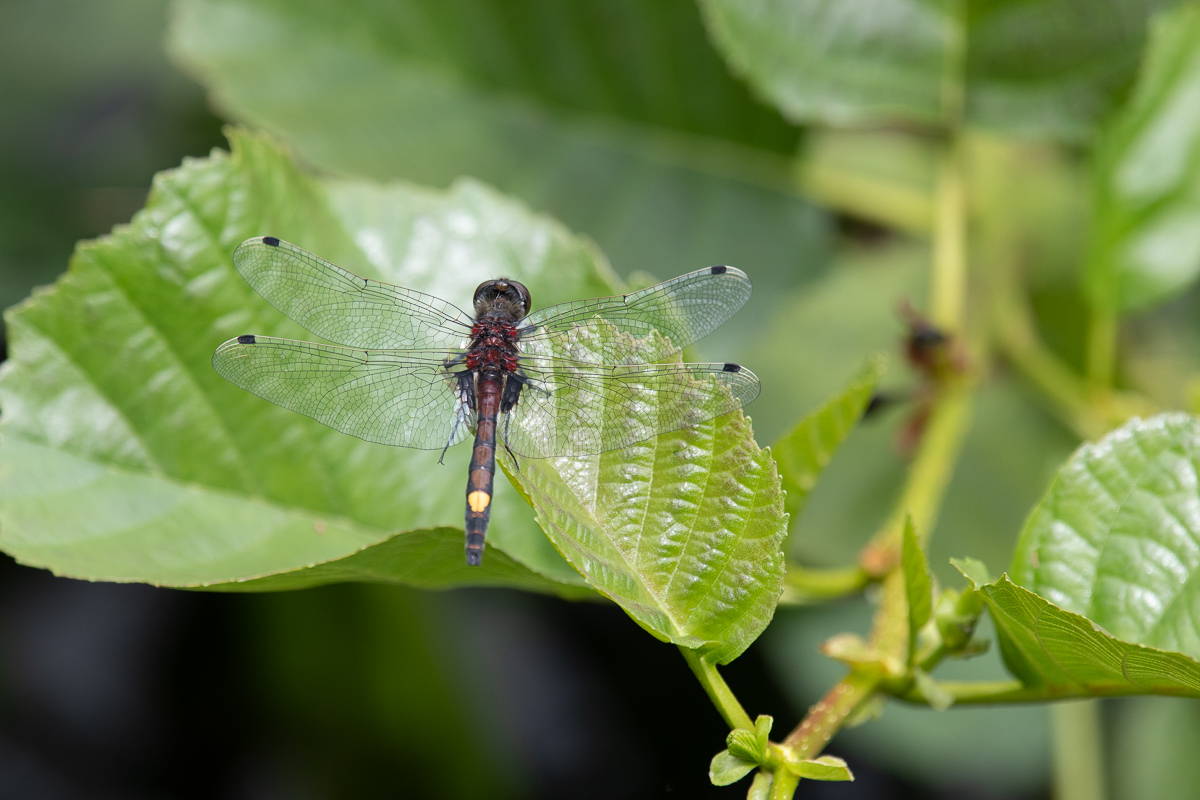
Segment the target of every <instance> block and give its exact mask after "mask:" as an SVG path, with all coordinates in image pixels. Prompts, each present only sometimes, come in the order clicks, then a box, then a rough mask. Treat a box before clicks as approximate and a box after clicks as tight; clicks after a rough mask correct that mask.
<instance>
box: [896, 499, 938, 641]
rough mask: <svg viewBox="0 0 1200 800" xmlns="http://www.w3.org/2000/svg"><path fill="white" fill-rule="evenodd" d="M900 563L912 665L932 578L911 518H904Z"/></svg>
mask: <svg viewBox="0 0 1200 800" xmlns="http://www.w3.org/2000/svg"><path fill="white" fill-rule="evenodd" d="M900 560H901V564H902V565H903V568H904V594H905V597H906V598H907V600H908V662H909V664H912V663H913V659H915V658H916V652H917V634H918V633H920V631H921V628H923V627H925V623H926V622H929V617H930V615H931V614H932V613H933V578H932V577H931V576H930V574H929V561H928V559H926V558H925V551H924V550H922V549H921V542H920V540H918V539H917V532H916V530H915V529H914V528H913V524H912V517H911V516H906V517H905V519H904V534H903V543H902V545H901V556H900Z"/></svg>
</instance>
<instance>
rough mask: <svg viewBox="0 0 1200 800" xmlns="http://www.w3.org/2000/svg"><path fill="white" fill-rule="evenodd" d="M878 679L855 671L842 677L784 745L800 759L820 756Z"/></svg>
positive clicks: (876, 684) (810, 711)
mask: <svg viewBox="0 0 1200 800" xmlns="http://www.w3.org/2000/svg"><path fill="white" fill-rule="evenodd" d="M879 681H880V678H879V677H877V676H874V675H866V674H862V673H856V672H851V673H850V674H849V675H847V676H846V677H844V678H842V679H841V680H840V681H838V682H837V683H836V684H834V687H833V688H832V689H830V690H829V691H828V692H827V693H826V694H825V696H824V697H822V698H821V699H820V700H819V701H818V702H817V704H816V705H815V706H813V707H812V708H810V709H809V710H808V714H806V715H805V717H804V720H803V721H802V722H801V723H800V724H799V725H797V726H796V728H795V729H794V730H793V731H792V732H791V733H789V734H788V736H787V738H786V739H784V740H783V743H782V744H783V746H784V747H786V748H788V749H789V750H791V751H792V753H793V754H794V755H795V756H796V757H797V758H800V759H809V758H816V757H817V756H819V755H820V754H821V751H822V750H824V749H825V745H826V744H828V743H829V740H830V739H832V738H833V735H834V734H835V733H837V732H838V729H840V728H841V727H842V725H843V724H845V722H846V719H847V718H849V716H850V715H851V714H853V713H854V712H855V711H856V710H857V709H858V708H859V707H860V706H861V705H862V704H863V703H865V702H867V701H868V700H870V699H871V697H872V695H874V694H875V690H876V689H877V688H878V686H879ZM777 774H778V773H777Z"/></svg>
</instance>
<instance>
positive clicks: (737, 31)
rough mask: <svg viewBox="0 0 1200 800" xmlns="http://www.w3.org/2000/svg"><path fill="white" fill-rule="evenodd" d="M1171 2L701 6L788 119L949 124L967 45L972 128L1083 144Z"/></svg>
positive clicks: (739, 63) (762, 1)
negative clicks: (954, 75) (956, 73)
mask: <svg viewBox="0 0 1200 800" xmlns="http://www.w3.org/2000/svg"><path fill="white" fill-rule="evenodd" d="M1170 4H1171V3H1170V2H1169V0H1119V2H1111V3H1105V4H1102V5H1098V6H1096V7H1094V8H1090V9H1089V10H1088V13H1086V14H1083V13H1080V7H1079V5H1078V3H1076V2H1074V0H1035V1H1034V2H1030V1H1029V0H975V1H974V2H969V3H967V2H963V3H957V2H935V1H933V0H867V1H866V2H856V3H844V2H837V0H798V1H789V0H701V6H702V7H703V8H704V10H705V12H706V16H707V20H708V23H709V27H710V29H711V30H712V32H713V37H714V39H715V41H716V43H717V44H718V46H719V47H720V48H721V50H722V52H723V53H725V55H726V56H727V57H728V59H729V61H730V63H732V64H733V65H734V66H735V67H736V68H737V70H738V71H739V72H741V73H742V74H743V75H745V76H746V78H747V79H748V80H749V81H750V82H751V83H752V84H753V85H754V86H755V88H757V89H758V90H759V91H760V92H761V93H762V94H763V96H765V97H767V98H768V99H770V100H771V101H772V102H773V103H775V105H776V106H777V107H779V108H780V109H781V110H782V111H783V112H784V114H785V115H786V116H787V117H788V118H790V119H793V120H796V121H798V122H806V121H819V122H824V123H828V124H834V125H845V124H860V123H869V124H874V123H880V122H911V123H920V124H933V125H937V124H943V123H945V122H946V121H947V113H948V112H947V105H946V102H947V101H946V98H947V91H946V88H947V87H946V78H947V75H948V72H949V70H952V69H954V67H953V66H952V61H953V59H954V57H955V56H954V55H953V54H954V52H955V50H956V48H958V47H960V46H963V45H964V44H965V50H966V64H965V67H964V73H965V74H964V78H965V94H966V109H965V113H966V118H967V121H968V122H970V123H972V124H976V125H980V126H983V127H987V128H991V129H993V130H998V131H1002V132H1006V133H1015V134H1021V135H1035V136H1049V137H1056V138H1066V139H1074V140H1083V139H1085V138H1086V137H1087V135H1088V133H1089V132H1090V130H1091V126H1092V125H1093V124H1094V123H1095V122H1096V121H1097V120H1098V119H1099V118H1100V117H1101V116H1102V115H1103V114H1104V113H1105V112H1106V111H1108V110H1109V109H1110V108H1111V107H1112V105H1113V102H1114V101H1115V100H1116V99H1117V97H1118V95H1119V92H1120V91H1121V90H1122V89H1123V88H1124V86H1125V84H1126V83H1127V82H1128V81H1129V80H1130V78H1131V76H1132V75H1133V72H1134V70H1135V68H1136V65H1137V55H1138V52H1139V50H1140V48H1141V42H1142V39H1143V36H1144V30H1143V29H1144V24H1145V19H1146V18H1147V17H1148V16H1149V15H1150V14H1151V13H1152V12H1153V11H1155V10H1156V9H1159V8H1163V7H1165V6H1168V5H1170ZM964 8H965V13H963V12H962V11H960V9H964ZM960 13H961V14H962V17H961V19H960V18H959V16H958V15H959V14H960ZM962 40H965V42H963V41H962Z"/></svg>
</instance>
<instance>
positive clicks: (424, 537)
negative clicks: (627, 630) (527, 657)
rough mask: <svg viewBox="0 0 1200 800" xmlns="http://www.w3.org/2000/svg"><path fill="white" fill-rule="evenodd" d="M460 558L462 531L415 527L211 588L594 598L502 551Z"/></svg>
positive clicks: (265, 590) (223, 589)
mask: <svg viewBox="0 0 1200 800" xmlns="http://www.w3.org/2000/svg"><path fill="white" fill-rule="evenodd" d="M462 554H463V532H462V530H460V529H458V528H429V529H427V530H420V529H417V530H411V531H407V532H405V533H403V534H401V535H399V536H393V537H391V538H390V539H385V540H384V541H382V542H380V543H379V544H376V545H372V546H370V547H367V548H364V549H362V550H359V551H358V552H357V553H352V554H351V555H348V556H345V557H344V558H339V559H336V560H334V561H326V562H324V563H320V564H314V565H313V566H311V567H305V568H303V569H298V570H293V571H290V572H281V573H277V574H274V575H268V576H266V577H262V578H254V579H251V580H246V581H235V582H232V583H218V584H214V585H213V586H212V587H211V588H213V589H215V590H217V591H224V592H267V591H280V590H290V589H307V588H309V587H311V586H323V585H325V584H329V583H347V582H355V583H398V584H405V585H407V586H414V587H417V588H419V589H452V588H454V587H457V586H500V587H506V588H510V589H525V590H527V591H535V592H546V593H550V594H557V595H560V596H562V597H569V598H573V599H587V598H595V597H596V595H595V593H594V592H592V591H591V590H590V589H588V588H586V587H584V586H573V585H570V584H564V583H560V582H557V581H552V580H550V579H547V578H544V577H542V576H541V575H538V574H537V573H536V572H533V571H532V570H530V569H529V568H528V567H525V566H524V565H522V564H520V563H519V562H517V561H515V560H513V558H512V557H510V556H509V555H507V554H506V553H504V552H503V551H501V550H496V549H494V548H493V549H489V550H488V554H487V558H485V559H484V561H483V563H482V564H480V565H479V566H475V567H468V566H467V564H466V562H465V561H464V560H463V557H462Z"/></svg>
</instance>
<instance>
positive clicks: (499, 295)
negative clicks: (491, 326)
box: [474, 278, 531, 322]
mask: <svg viewBox="0 0 1200 800" xmlns="http://www.w3.org/2000/svg"><path fill="white" fill-rule="evenodd" d="M474 302H475V316H476V317H481V316H483V315H484V314H486V313H488V312H489V311H491V312H492V313H493V314H496V313H499V314H501V315H503V316H506V317H511V318H512V319H513V321H514V322H515V321H516V320H519V319H522V318H523V317H524V316H525V315H526V314H528V313H529V307H530V305H531V301H530V299H529V290H528V289H526V288H525V284H523V283H517V282H516V281H513V280H509V279H508V278H497V279H495V280H493V281H484V282H483V283H481V284H479V288H478V289H476V290H475V301H474Z"/></svg>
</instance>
